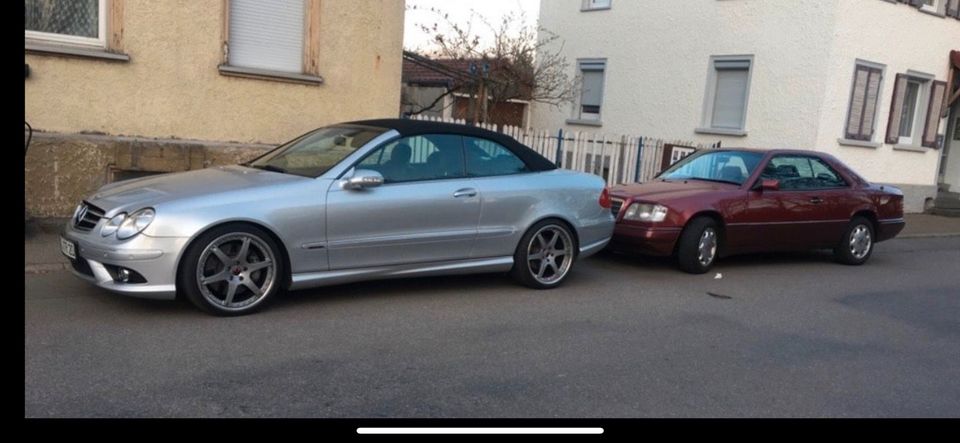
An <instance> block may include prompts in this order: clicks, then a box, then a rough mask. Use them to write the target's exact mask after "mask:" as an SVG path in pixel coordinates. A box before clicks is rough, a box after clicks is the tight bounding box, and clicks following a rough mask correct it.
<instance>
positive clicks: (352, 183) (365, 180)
mask: <svg viewBox="0 0 960 443" xmlns="http://www.w3.org/2000/svg"><path fill="white" fill-rule="evenodd" d="M382 184H383V176H382V175H380V173H379V172H377V171H371V170H369V169H358V170H356V171H354V173H353V175H352V176H351V177H350V178H348V179H345V180H343V182H342V186H343V189H348V190H351V191H359V190H361V189H366V188H375V187H377V186H380V185H382Z"/></svg>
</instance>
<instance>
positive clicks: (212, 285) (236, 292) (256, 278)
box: [196, 233, 277, 311]
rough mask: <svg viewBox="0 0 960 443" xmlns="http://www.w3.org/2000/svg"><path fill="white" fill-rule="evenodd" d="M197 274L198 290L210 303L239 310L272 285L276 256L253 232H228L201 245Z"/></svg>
mask: <svg viewBox="0 0 960 443" xmlns="http://www.w3.org/2000/svg"><path fill="white" fill-rule="evenodd" d="M196 276H197V285H198V286H199V288H200V293H201V294H202V295H203V297H204V298H205V299H206V300H207V301H208V302H209V303H211V304H212V305H215V306H218V307H220V308H222V309H225V310H228V311H240V310H245V309H249V308H251V307H252V306H254V305H256V304H257V303H259V302H260V301H261V300H263V299H264V296H265V295H266V294H269V293H270V291H271V289H273V287H274V285H275V284H276V280H277V260H276V257H274V255H273V251H272V250H271V249H270V247H269V246H267V243H266V242H264V241H263V240H262V239H261V238H259V237H257V236H256V235H253V234H249V233H231V234H227V235H224V236H221V237H219V238H217V239H215V240H214V241H212V242H210V243H209V244H208V245H207V247H206V248H204V250H203V252H202V253H201V254H200V260H198V261H197V270H196Z"/></svg>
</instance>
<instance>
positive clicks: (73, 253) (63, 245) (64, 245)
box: [60, 237, 77, 260]
mask: <svg viewBox="0 0 960 443" xmlns="http://www.w3.org/2000/svg"><path fill="white" fill-rule="evenodd" d="M60 252H62V253H63V255H66V256H67V257H70V259H71V260H76V259H77V246H76V244H75V243H74V242H72V241H70V240H67V239H65V238H63V237H60Z"/></svg>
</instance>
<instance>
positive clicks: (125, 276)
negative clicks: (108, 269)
mask: <svg viewBox="0 0 960 443" xmlns="http://www.w3.org/2000/svg"><path fill="white" fill-rule="evenodd" d="M117 280H119V281H120V282H121V283H127V282H129V281H130V270H129V269H127V268H120V270H119V271H117Z"/></svg>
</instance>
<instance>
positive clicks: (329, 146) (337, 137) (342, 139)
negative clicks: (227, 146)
mask: <svg viewBox="0 0 960 443" xmlns="http://www.w3.org/2000/svg"><path fill="white" fill-rule="evenodd" d="M385 132H387V129H383V128H373V127H368V126H330V127H326V128H320V129H317V130H316V131H313V132H310V133H308V134H305V135H303V136H300V137H299V138H297V139H295V140H293V141H291V142H288V143H286V144H284V145H281V146H280V147H278V148H277V149H275V150H273V151H271V152H269V153H268V154H266V155H264V156H262V157H260V158H258V159H256V160H254V161H251V162H249V163H247V164H246V166H249V167H251V168H258V169H264V170H267V171H274V172H280V173H284V174H295V175H302V176H304V177H312V178H316V177H319V176H321V175H323V173H325V172H327V171H329V170H330V168H332V167H334V166H335V165H336V164H337V163H340V162H341V161H342V160H343V159H344V158H346V157H347V156H349V155H350V154H352V153H354V151H356V150H357V149H359V148H360V147H361V146H363V145H365V144H367V143H368V142H369V141H370V140H373V139H374V138H376V137H377V136H379V135H381V134H383V133H385Z"/></svg>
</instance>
